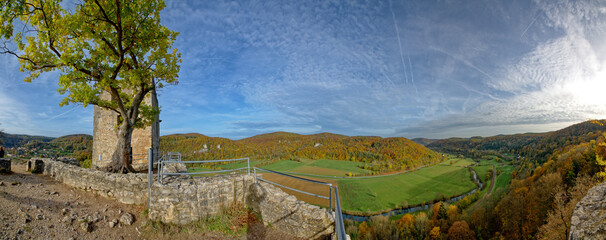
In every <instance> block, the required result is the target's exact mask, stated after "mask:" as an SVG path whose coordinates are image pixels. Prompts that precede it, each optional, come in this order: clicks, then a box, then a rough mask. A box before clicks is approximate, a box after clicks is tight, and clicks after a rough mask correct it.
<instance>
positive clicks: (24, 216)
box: [23, 213, 32, 223]
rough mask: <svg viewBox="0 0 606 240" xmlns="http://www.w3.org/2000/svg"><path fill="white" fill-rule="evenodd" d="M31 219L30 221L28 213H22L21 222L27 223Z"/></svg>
mask: <svg viewBox="0 0 606 240" xmlns="http://www.w3.org/2000/svg"><path fill="white" fill-rule="evenodd" d="M31 221H32V217H31V216H30V215H29V214H27V213H24V215H23V222H25V223H29V222H31Z"/></svg>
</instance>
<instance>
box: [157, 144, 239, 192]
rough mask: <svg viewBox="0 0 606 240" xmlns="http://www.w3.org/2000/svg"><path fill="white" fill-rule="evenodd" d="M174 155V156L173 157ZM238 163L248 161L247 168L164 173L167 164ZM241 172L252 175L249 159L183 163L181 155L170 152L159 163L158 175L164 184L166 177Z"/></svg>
mask: <svg viewBox="0 0 606 240" xmlns="http://www.w3.org/2000/svg"><path fill="white" fill-rule="evenodd" d="M171 154H172V155H171ZM237 161H246V167H241V168H234V169H224V170H211V171H203V172H184V173H167V172H165V171H164V168H165V166H166V165H167V164H171V163H172V164H186V163H187V164H206V163H220V162H237ZM240 170H247V172H248V175H250V159H249V158H238V159H223V160H201V161H181V154H180V153H171V152H169V153H168V154H167V155H164V156H163V157H162V158H161V160H160V161H159V162H158V174H159V175H160V176H159V179H160V183H162V184H164V176H181V175H199V174H208V173H224V172H237V171H240Z"/></svg>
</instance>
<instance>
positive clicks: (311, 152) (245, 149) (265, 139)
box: [160, 132, 441, 171]
mask: <svg viewBox="0 0 606 240" xmlns="http://www.w3.org/2000/svg"><path fill="white" fill-rule="evenodd" d="M160 142H161V144H160V145H161V149H162V150H164V151H178V152H181V154H182V155H183V156H184V159H185V160H193V159H197V160H202V159H226V158H240V157H250V158H252V159H254V160H259V161H264V162H274V161H279V160H287V159H298V158H304V159H331V160H349V161H356V162H364V163H367V166H368V168H369V169H371V170H373V171H397V170H402V169H410V168H415V167H417V166H422V165H425V164H429V163H435V162H437V161H439V160H440V159H441V155H440V154H438V153H436V152H433V151H431V150H429V149H427V148H425V147H424V146H421V145H419V144H417V143H415V142H412V141H410V140H408V139H406V138H381V137H348V136H343V135H338V134H332V133H320V134H313V135H301V134H296V133H288V132H275V133H268V134H261V135H257V136H253V137H250V138H245V139H241V140H236V141H233V140H230V139H226V138H218V137H208V136H204V135H201V134H175V135H168V136H162V137H161V141H160Z"/></svg>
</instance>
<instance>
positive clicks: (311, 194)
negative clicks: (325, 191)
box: [257, 178, 330, 199]
mask: <svg viewBox="0 0 606 240" xmlns="http://www.w3.org/2000/svg"><path fill="white" fill-rule="evenodd" d="M257 180H259V181H263V182H266V183H271V184H274V185H276V186H280V187H283V188H286V189H290V190H293V191H295V192H300V193H303V194H307V195H310V196H314V197H319V198H323V199H330V198H329V197H327V196H322V195H318V194H315V193H310V192H306V191H303V190H299V189H294V188H291V187H287V186H284V185H282V184H278V183H275V182H272V181H269V180H265V179H263V178H259V179H257Z"/></svg>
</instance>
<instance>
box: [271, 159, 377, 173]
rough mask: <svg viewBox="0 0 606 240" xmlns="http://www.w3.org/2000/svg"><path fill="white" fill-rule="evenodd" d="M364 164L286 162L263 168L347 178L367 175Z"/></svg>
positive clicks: (317, 161)
mask: <svg viewBox="0 0 606 240" xmlns="http://www.w3.org/2000/svg"><path fill="white" fill-rule="evenodd" d="M363 165H364V163H360V162H351V161H339V160H327V159H321V160H315V161H314V160H305V159H302V160H299V161H293V160H286V161H279V162H276V163H274V164H271V165H267V166H264V167H262V168H266V169H269V170H274V171H283V172H295V173H303V174H315V175H325V176H343V177H344V176H347V174H348V173H352V174H356V175H359V174H365V173H368V172H369V171H368V170H366V169H362V168H361V166H363Z"/></svg>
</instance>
